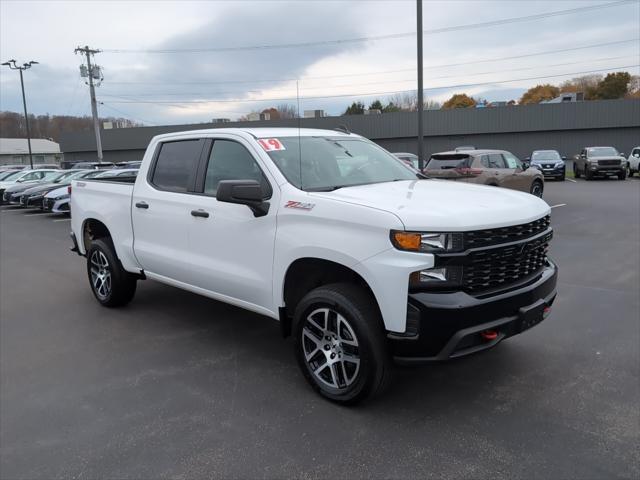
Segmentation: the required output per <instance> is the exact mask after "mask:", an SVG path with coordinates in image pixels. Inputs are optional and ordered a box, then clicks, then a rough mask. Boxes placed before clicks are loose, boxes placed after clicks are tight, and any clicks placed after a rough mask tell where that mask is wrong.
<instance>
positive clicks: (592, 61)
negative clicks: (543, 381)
mask: <svg viewBox="0 0 640 480" xmlns="http://www.w3.org/2000/svg"><path fill="white" fill-rule="evenodd" d="M623 58H624V59H629V58H634V59H635V58H638V57H637V55H623V56H618V57H604V58H594V59H590V60H583V61H579V62H564V63H556V64H551V65H545V68H552V67H563V66H567V65H579V64H584V63H594V62H602V61H609V60H620V59H623ZM539 68H540V67H539V66H535V67H522V68H512V69H503V70H499V71H496V70H492V71H488V72H478V73H475V72H474V74H473V75H474V76H479V75H492V74H495V73H504V72H519V71H526V70H536V69H539ZM460 76H461V75H460V74H458V75H442V76H439V77H430V80H437V79H445V78H457V77H460ZM403 82H415V78H407V79H404V78H403V79H396V80H386V81H382V82H366V83H362V82H358V83H341V84H339V85H324V86H322V87H307V88H305V90H306V91H309V90H325V89H328V88H342V87H353V86H370V85H387V84H390V83H403ZM275 90H276V91H278V89H275ZM280 90H282V89H280ZM234 93H260V91H259V90H248V91H247V90H235V91H224V92H179V93H176V92H155V93H136V94H133V95H129V94H127V93H118V92H110V93H104V94H103V96H105V97H113V96H118V97H120V98H123V97H133V96H135V97H153V96H178V95H182V96H185V95H191V96H198V95H200V96H202V95H211V94H213V95H230V94H234Z"/></svg>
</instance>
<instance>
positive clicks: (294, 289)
mask: <svg viewBox="0 0 640 480" xmlns="http://www.w3.org/2000/svg"><path fill="white" fill-rule="evenodd" d="M341 282H347V283H353V284H356V285H359V286H361V287H362V288H363V289H364V290H365V291H366V292H367V293H368V294H369V295H370V296H371V298H372V300H373V301H374V302H375V307H376V308H377V309H378V312H380V311H381V310H380V305H379V304H378V299H377V298H376V295H375V293H374V291H373V289H372V288H371V286H370V285H369V283H368V282H367V280H366V279H365V278H364V277H363V276H362V275H361V274H359V273H358V272H356V271H355V270H354V269H353V268H351V267H348V266H346V265H344V264H342V263H339V262H336V261H333V260H327V259H325V258H319V257H301V258H297V259H295V260H294V261H292V262H291V263H290V264H289V266H288V267H287V269H286V271H285V275H284V279H283V281H282V285H281V293H280V295H281V305H282V307H280V309H279V316H280V322H281V323H280V325H281V328H282V334H283V336H285V337H286V336H288V335H289V334H290V333H291V321H292V318H293V312H294V310H295V307H296V305H297V304H298V303H299V302H300V300H302V298H303V297H304V296H305V295H306V294H307V293H308V292H310V291H311V290H313V289H314V288H317V287H320V286H322V285H329V284H332V283H341Z"/></svg>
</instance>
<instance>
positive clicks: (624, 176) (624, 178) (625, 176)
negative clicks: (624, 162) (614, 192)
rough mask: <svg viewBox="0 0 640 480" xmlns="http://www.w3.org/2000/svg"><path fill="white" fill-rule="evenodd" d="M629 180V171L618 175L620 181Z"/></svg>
mask: <svg viewBox="0 0 640 480" xmlns="http://www.w3.org/2000/svg"><path fill="white" fill-rule="evenodd" d="M626 178H627V170H623V171H621V172H620V173H619V174H618V180H626Z"/></svg>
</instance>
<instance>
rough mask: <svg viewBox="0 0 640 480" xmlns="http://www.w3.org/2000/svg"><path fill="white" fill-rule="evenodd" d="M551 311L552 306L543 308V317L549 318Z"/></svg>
mask: <svg viewBox="0 0 640 480" xmlns="http://www.w3.org/2000/svg"><path fill="white" fill-rule="evenodd" d="M550 313H551V307H548V306H547V307H544V310H542V318H547V317H548V316H549V314H550Z"/></svg>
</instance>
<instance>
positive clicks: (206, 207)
mask: <svg viewBox="0 0 640 480" xmlns="http://www.w3.org/2000/svg"><path fill="white" fill-rule="evenodd" d="M209 148H210V150H209V152H208V155H207V160H206V170H205V172H206V173H205V174H204V178H203V182H202V185H201V186H200V188H199V190H200V191H201V196H200V197H199V202H198V208H197V210H198V211H200V212H201V214H200V216H195V217H192V218H191V219H190V220H191V221H190V226H189V249H190V254H191V259H192V262H193V263H192V265H191V267H192V271H191V277H192V278H193V282H194V285H196V286H198V287H200V288H203V289H205V290H208V291H211V292H215V293H217V294H219V295H222V296H224V297H227V298H229V299H235V300H236V301H240V302H241V303H242V304H243V305H244V306H247V307H250V306H252V305H253V306H259V307H261V308H264V309H268V310H270V311H272V310H273V308H272V307H273V306H272V304H273V295H272V275H273V273H272V271H273V250H274V244H275V235H276V213H277V206H278V200H279V194H280V192H279V189H278V188H277V187H276V188H272V185H275V183H274V182H269V180H268V179H267V176H266V175H265V173H264V171H263V170H264V169H263V168H261V166H260V160H259V158H258V156H257V155H256V152H254V153H252V151H253V147H252V145H250V144H248V143H245V141H244V140H243V139H241V138H240V137H232V136H226V137H220V138H215V139H213V143H212V145H211V146H210V147H209ZM265 171H266V170H265ZM222 180H256V181H258V182H260V184H261V185H262V189H263V191H264V195H265V201H268V202H269V203H270V209H269V213H268V214H267V215H265V216H263V217H255V216H254V214H253V212H252V211H251V210H250V209H249V207H247V206H246V205H237V204H231V203H225V202H219V201H218V200H217V199H216V197H215V195H216V191H217V188H218V182H220V181H222ZM258 310H259V309H258Z"/></svg>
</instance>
